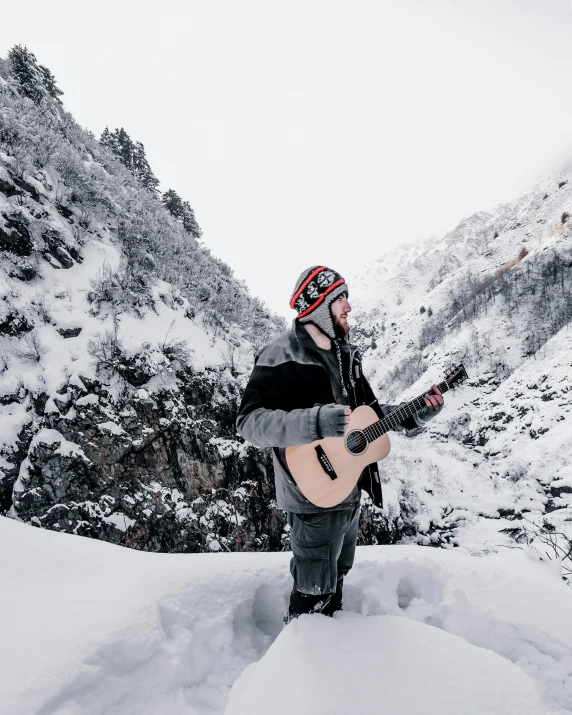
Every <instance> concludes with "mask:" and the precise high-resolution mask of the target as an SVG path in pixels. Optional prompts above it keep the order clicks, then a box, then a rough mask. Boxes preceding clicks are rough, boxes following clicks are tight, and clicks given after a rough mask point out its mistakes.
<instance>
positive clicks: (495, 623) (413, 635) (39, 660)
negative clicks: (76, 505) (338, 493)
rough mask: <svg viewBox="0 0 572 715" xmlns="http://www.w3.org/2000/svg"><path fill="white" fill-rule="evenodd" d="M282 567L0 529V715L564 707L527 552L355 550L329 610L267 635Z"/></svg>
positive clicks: (569, 688)
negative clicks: (340, 604)
mask: <svg viewBox="0 0 572 715" xmlns="http://www.w3.org/2000/svg"><path fill="white" fill-rule="evenodd" d="M289 556H290V555H289V554H287V553H276V554H195V555H188V554H146V553H141V552H137V551H133V550H131V549H124V548H121V547H118V546H114V545H111V544H106V543H101V542H98V541H95V540H90V539H84V538H81V537H76V536H71V535H66V534H57V533H53V532H49V531H45V530H40V529H35V528H33V527H30V526H28V525H25V524H21V523H18V522H15V521H13V520H9V519H5V518H2V517H0V582H1V583H2V589H0V634H1V635H2V640H1V647H0V703H1V709H2V712H6V713H10V715H29V713H38V714H40V713H41V714H42V715H157V714H158V713H169V715H175V714H179V713H180V715H183V713H184V715H216V714H220V715H222V713H223V712H225V708H226V707H227V702H228V699H229V693H230V703H229V705H228V709H227V712H228V714H229V715H231V713H232V715H236V714H237V713H238V714H240V715H254V714H258V713H263V712H264V713H267V712H276V713H282V712H292V707H295V709H296V712H298V713H300V715H310V714H312V715H332V713H340V714H341V713H344V714H345V713H347V712H354V711H355V712H364V713H374V712H384V713H388V714H391V715H433V713H434V714H435V715H437V713H440V714H441V715H443V714H445V713H451V714H452V713H457V712H465V713H470V714H471V715H472V714H473V713H475V714H476V713H479V715H481V714H484V713H487V714H489V713H495V714H496V713H499V714H500V713H513V712H514V713H519V715H521V714H523V713H526V714H527V715H528V714H530V715H532V714H533V713H534V715H541V714H542V715H544V714H545V713H562V712H569V711H570V710H572V626H571V622H570V618H569V613H570V608H571V606H572V592H571V591H570V589H569V588H567V587H566V586H565V585H564V584H563V583H562V581H561V580H560V578H559V575H558V573H556V572H555V570H554V568H552V566H551V564H550V563H548V564H546V563H544V562H541V561H539V560H538V559H537V558H534V553H533V552H522V551H520V550H516V551H515V550H511V549H506V550H503V551H502V553H498V554H494V555H489V556H486V557H483V558H475V557H470V556H468V555H467V554H464V553H460V550H459V549H457V550H443V549H426V548H422V547H418V546H417V547H416V546H393V547H360V548H359V549H358V554H357V562H356V566H355V567H354V569H353V570H352V572H351V573H350V575H349V576H348V579H347V585H346V611H345V612H344V613H342V614H339V615H338V616H337V617H336V618H334V619H327V618H325V617H324V616H320V615H317V616H316V615H314V616H303V617H301V618H300V619H299V621H297V622H292V623H291V624H290V625H289V626H288V627H286V628H285V629H284V630H282V614H283V612H284V609H285V605H286V602H287V596H288V592H289V589H290V587H291V578H290V575H289V572H288V560H289ZM254 663H256V665H252V666H251V667H250V668H247V666H248V665H249V664H254ZM245 668H247V669H246V672H244V671H245ZM243 673H244V674H243ZM237 680H238V682H236V681H237ZM234 683H236V686H235V688H234V689H233V690H232V692H230V691H231V687H232V686H233V684H234ZM293 683H296V687H293ZM503 684H504V685H503ZM352 704H354V705H355V706H356V707H351V705H352ZM348 705H349V706H350V709H347V706H348ZM358 706H359V707H358ZM356 708H357V709H356Z"/></svg>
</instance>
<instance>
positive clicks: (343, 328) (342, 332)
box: [334, 318, 350, 338]
mask: <svg viewBox="0 0 572 715" xmlns="http://www.w3.org/2000/svg"><path fill="white" fill-rule="evenodd" d="M334 330H335V331H336V335H337V336H338V338H347V337H348V335H349V334H350V329H349V326H348V324H347V321H346V320H342V319H341V318H334Z"/></svg>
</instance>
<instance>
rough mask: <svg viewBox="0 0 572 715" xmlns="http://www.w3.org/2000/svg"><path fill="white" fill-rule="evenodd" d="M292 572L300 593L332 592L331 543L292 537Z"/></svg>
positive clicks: (296, 587)
mask: <svg viewBox="0 0 572 715" xmlns="http://www.w3.org/2000/svg"><path fill="white" fill-rule="evenodd" d="M291 547H292V553H293V556H292V560H291V561H290V573H291V574H292V578H293V579H294V588H295V589H296V590H297V591H300V593H306V594H312V595H319V594H322V593H331V592H332V590H334V589H333V588H332V585H331V583H330V544H329V542H328V541H325V542H323V541H322V542H321V541H304V540H303V539H297V538H292V539H291Z"/></svg>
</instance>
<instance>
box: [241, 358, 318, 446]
mask: <svg viewBox="0 0 572 715" xmlns="http://www.w3.org/2000/svg"><path fill="white" fill-rule="evenodd" d="M292 379H293V371H292V365H291V363H289V362H285V363H282V364H280V365H274V366H267V365H259V364H255V366H254V370H253V371H252V375H251V376H250V380H249V382H248V385H247V386H246V390H245V391H244V395H243V397H242V402H241V404H240V407H239V410H238V417H237V420H236V429H237V430H238V432H239V434H240V435H242V437H244V439H245V440H247V441H248V442H250V443H252V444H253V445H255V446H256V447H292V446H294V445H298V444H309V443H310V442H314V441H315V440H317V439H319V436H318V432H317V419H318V411H319V407H317V406H316V407H311V408H299V409H293V410H287V409H285V407H287V406H288V404H289V402H290V399H289V392H290V390H292V389H293V385H292Z"/></svg>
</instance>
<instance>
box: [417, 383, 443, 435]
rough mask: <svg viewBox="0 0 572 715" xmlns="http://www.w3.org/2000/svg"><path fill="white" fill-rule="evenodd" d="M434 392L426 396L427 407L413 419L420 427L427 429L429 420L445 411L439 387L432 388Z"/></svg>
mask: <svg viewBox="0 0 572 715" xmlns="http://www.w3.org/2000/svg"><path fill="white" fill-rule="evenodd" d="M431 390H432V392H430V393H428V394H427V395H425V407H422V408H421V409H420V410H419V412H417V413H416V414H415V415H414V416H413V419H414V420H415V422H416V423H417V426H418V427H425V425H426V424H427V422H429V420H432V419H433V417H435V415H436V414H437V413H439V412H441V410H442V409H443V395H442V394H441V390H440V389H439V388H438V387H437V385H433V387H432V388H431Z"/></svg>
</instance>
